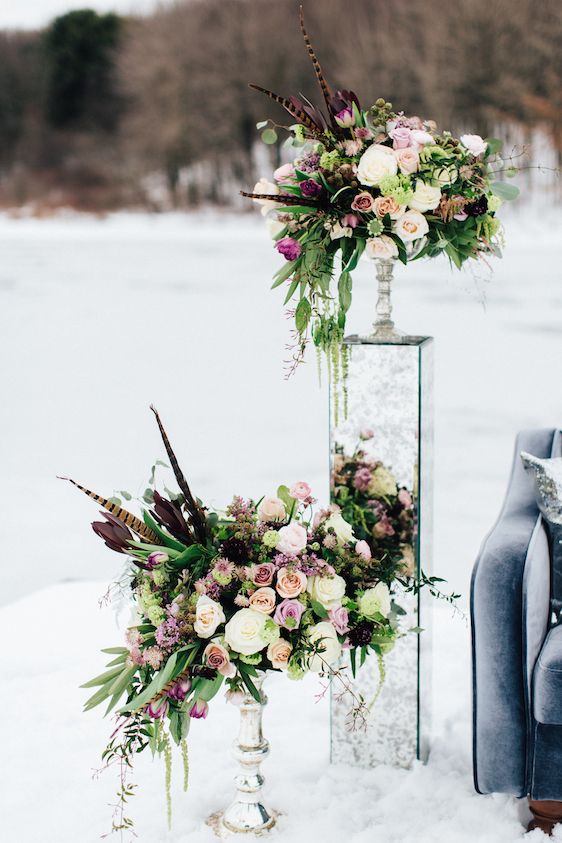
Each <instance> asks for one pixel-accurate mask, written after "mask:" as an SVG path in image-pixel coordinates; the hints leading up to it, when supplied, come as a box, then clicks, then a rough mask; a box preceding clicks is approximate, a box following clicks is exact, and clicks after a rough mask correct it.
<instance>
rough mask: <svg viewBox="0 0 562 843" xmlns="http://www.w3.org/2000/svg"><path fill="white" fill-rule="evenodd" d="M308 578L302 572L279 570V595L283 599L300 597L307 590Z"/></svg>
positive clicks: (277, 586) (287, 569)
mask: <svg viewBox="0 0 562 843" xmlns="http://www.w3.org/2000/svg"><path fill="white" fill-rule="evenodd" d="M306 582H307V580H306V576H305V575H304V574H303V573H302V571H295V570H294V569H293V570H290V569H289V568H279V570H278V572H277V585H276V589H277V594H280V595H281V597H286V598H289V599H290V598H292V597H298V596H299V594H302V592H303V591H305V589H306Z"/></svg>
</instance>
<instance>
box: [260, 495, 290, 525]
mask: <svg viewBox="0 0 562 843" xmlns="http://www.w3.org/2000/svg"><path fill="white" fill-rule="evenodd" d="M286 515H287V513H286V511H285V504H284V503H283V501H282V500H281V499H280V498H276V497H273V496H269V497H267V496H266V497H265V498H264V499H263V500H262V501H261V503H260V505H259V506H258V518H259V520H260V521H264V522H265V523H266V524H267V523H270V522H274V521H284V520H285V516H286Z"/></svg>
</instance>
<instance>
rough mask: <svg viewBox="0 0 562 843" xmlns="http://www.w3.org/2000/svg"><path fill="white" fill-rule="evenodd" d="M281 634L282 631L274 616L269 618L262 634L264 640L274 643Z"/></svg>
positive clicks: (267, 642)
mask: <svg viewBox="0 0 562 843" xmlns="http://www.w3.org/2000/svg"><path fill="white" fill-rule="evenodd" d="M280 635H281V631H280V629H279V627H278V626H277V624H276V623H275V621H274V620H273V619H272V618H268V619H267V620H266V622H265V626H264V628H263V632H262V634H261V637H262V640H263V641H265V643H266V644H273V642H274V641H277V640H278V639H279V637H280Z"/></svg>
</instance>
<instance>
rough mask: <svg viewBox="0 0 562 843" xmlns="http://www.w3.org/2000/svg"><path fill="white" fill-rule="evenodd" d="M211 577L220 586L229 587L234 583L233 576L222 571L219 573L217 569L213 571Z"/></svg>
mask: <svg viewBox="0 0 562 843" xmlns="http://www.w3.org/2000/svg"><path fill="white" fill-rule="evenodd" d="M211 576H212V577H213V579H214V581H215V582H218V584H219V585H229V583H231V582H232V574H224V573H222V571H217V569H216V568H213V570H212V571H211Z"/></svg>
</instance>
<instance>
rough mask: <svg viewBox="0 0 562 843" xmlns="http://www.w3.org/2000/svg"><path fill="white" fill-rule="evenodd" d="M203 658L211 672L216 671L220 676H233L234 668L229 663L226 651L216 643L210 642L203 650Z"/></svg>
mask: <svg viewBox="0 0 562 843" xmlns="http://www.w3.org/2000/svg"><path fill="white" fill-rule="evenodd" d="M203 656H204V657H205V658H206V659H207V664H208V666H209V667H212V668H213V670H218V672H219V673H220V674H221V675H222V676H234V674H235V673H236V668H235V667H234V665H233V664H232V662H231V661H230V656H229V655H228V650H227V649H226V648H225V647H223V646H222V644H219V643H218V642H213V641H212V642H211V643H210V644H207V646H206V647H205V649H204V650H203Z"/></svg>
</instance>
